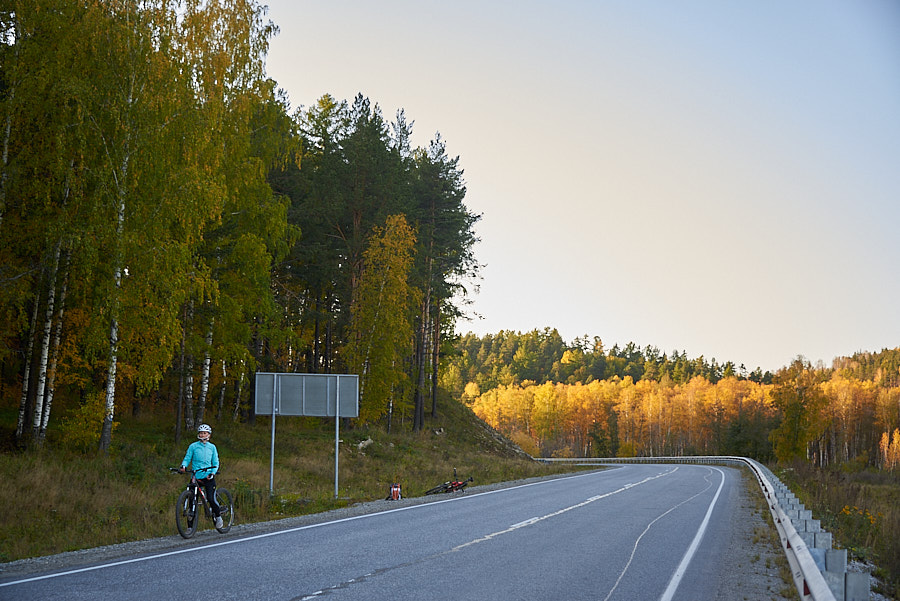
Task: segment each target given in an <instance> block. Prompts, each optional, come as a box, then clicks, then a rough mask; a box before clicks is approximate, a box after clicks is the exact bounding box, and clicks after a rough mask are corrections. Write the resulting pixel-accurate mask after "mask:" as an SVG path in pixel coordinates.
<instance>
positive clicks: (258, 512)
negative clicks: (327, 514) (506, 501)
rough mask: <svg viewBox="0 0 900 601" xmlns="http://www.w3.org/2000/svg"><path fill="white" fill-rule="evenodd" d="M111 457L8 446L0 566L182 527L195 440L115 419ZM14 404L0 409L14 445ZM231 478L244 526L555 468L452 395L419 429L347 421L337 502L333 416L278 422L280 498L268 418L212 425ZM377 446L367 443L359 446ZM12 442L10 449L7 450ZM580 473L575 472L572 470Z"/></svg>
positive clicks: (155, 425)
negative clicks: (523, 452) (506, 440)
mask: <svg viewBox="0 0 900 601" xmlns="http://www.w3.org/2000/svg"><path fill="white" fill-rule="evenodd" d="M117 419H119V420H120V421H121V426H120V427H119V429H118V430H117V432H116V435H115V437H114V440H113V448H112V449H111V452H110V454H109V456H103V455H97V454H95V453H89V454H81V453H74V452H71V451H67V450H65V449H62V448H60V445H59V444H58V442H57V441H55V440H54V436H53V434H54V433H53V431H52V430H51V431H50V433H49V438H48V444H47V445H46V448H45V449H43V450H41V451H37V450H33V449H32V450H27V451H24V452H20V451H13V450H7V451H5V452H3V453H0V482H3V486H2V487H0V506H2V507H4V508H5V510H4V511H3V512H0V561H12V560H16V559H21V558H25V557H35V556H41V555H48V554H52V553H58V552H62V551H70V550H76V549H83V548H89V547H95V546H99V545H107V544H114V543H118V542H124V541H130V540H139V539H144V538H150V537H157V536H171V535H173V534H174V533H175V525H174V517H173V511H174V503H175V499H176V497H177V495H178V492H179V490H181V489H182V488H183V487H184V485H185V477H184V476H177V475H176V476H173V475H172V474H170V473H169V471H168V469H167V468H168V467H169V466H177V465H180V463H181V459H182V457H183V456H184V451H185V449H186V448H187V445H188V444H189V443H190V442H191V440H190V439H186V440H184V441H182V442H181V443H179V444H176V443H175V442H174V441H173V440H172V435H171V432H172V426H171V418H170V417H169V416H166V415H157V416H154V415H149V414H145V415H144V416H142V417H141V418H130V417H127V416H123V417H119V418H117ZM13 420H14V416H13V415H12V412H11V411H8V410H7V411H0V426H2V428H3V430H2V435H3V437H4V438H5V439H6V441H10V440H11V438H12V436H11V435H12V429H11V424H12V425H13V426H14V421H13ZM211 424H212V426H213V429H214V437H213V441H214V442H215V443H216V446H217V447H218V449H219V454H220V460H221V463H222V473H221V476H220V477H219V478H218V481H219V486H224V487H227V488H229V489H231V491H232V493H233V494H234V499H235V513H236V516H237V520H238V521H239V522H255V521H265V520H271V519H277V518H279V517H286V516H294V515H301V514H306V513H314V512H318V511H323V510H327V509H332V508H335V507H339V506H344V505H347V504H350V503H353V502H357V501H368V500H374V499H380V498H384V497H385V496H386V495H387V491H388V488H389V486H390V484H391V483H393V482H400V483H401V484H402V485H403V493H404V495H405V496H419V495H421V494H423V492H424V491H425V490H427V489H428V488H431V487H432V486H434V485H436V484H439V483H440V482H443V481H444V480H447V479H449V478H450V477H451V476H452V475H453V468H454V467H455V468H457V470H458V472H459V475H460V476H463V477H467V476H470V475H471V476H473V477H474V478H475V482H476V483H477V484H487V483H491V482H499V481H504V480H510V479H516V478H523V477H530V476H536V475H544V474H549V473H558V472H561V471H565V470H566V469H567V468H564V467H553V466H547V465H544V464H536V463H534V462H530V461H527V460H523V459H522V458H521V457H518V456H516V455H515V454H514V453H512V452H511V451H510V449H509V447H507V446H505V445H503V444H501V443H500V442H499V441H498V440H496V439H495V438H494V437H493V436H492V435H491V433H490V432H489V431H487V430H485V429H483V428H482V427H481V426H479V425H478V424H479V422H477V420H476V419H475V418H474V416H473V415H472V414H471V412H470V411H469V410H468V409H467V408H465V407H464V406H463V405H461V404H459V403H454V402H451V401H445V402H444V404H443V413H442V415H441V416H440V417H438V418H436V419H434V420H430V421H429V423H428V424H427V425H428V427H427V428H426V429H425V430H424V431H422V432H420V433H411V432H401V433H396V432H395V433H390V434H388V433H387V432H385V431H384V430H383V429H378V428H357V429H348V428H342V430H341V439H342V443H341V444H340V458H339V465H340V488H339V498H338V499H335V498H334V422H330V423H329V422H326V421H324V420H313V419H305V418H280V419H279V420H278V421H277V422H276V437H275V473H274V484H275V491H274V492H275V494H274V495H271V496H270V494H269V477H270V449H271V422H270V421H269V419H268V418H258V419H257V423H256V424H255V425H252V426H251V425H248V424H232V423H230V422H224V423H220V424H217V423H216V422H214V421H213V422H211ZM368 439H371V440H372V441H373V442H372V443H371V444H369V445H368V446H366V447H365V448H364V449H363V450H360V448H359V443H360V442H362V441H366V440H368ZM9 446H10V445H9V444H7V447H9ZM568 469H571V468H568Z"/></svg>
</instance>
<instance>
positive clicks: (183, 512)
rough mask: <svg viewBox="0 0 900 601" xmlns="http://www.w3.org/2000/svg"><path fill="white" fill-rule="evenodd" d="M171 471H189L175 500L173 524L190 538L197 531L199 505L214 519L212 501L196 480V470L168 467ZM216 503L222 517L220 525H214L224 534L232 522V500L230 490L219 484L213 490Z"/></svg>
mask: <svg viewBox="0 0 900 601" xmlns="http://www.w3.org/2000/svg"><path fill="white" fill-rule="evenodd" d="M169 469H170V471H172V472H177V473H190V475H191V479H190V481H189V482H188V485H187V488H186V489H185V490H184V491H182V493H181V494H180V495H179V496H178V500H177V501H176V502H175V526H176V527H177V528H178V533H179V534H180V535H181V536H182V537H183V538H190V537H192V536H193V535H194V533H195V532H196V531H197V526H198V522H197V520H198V519H200V515H201V513H200V506H201V505H202V506H203V514H205V515H206V517H207V518H209V519H211V520H212V519H214V516H213V511H212V503H211V502H210V499H209V498H208V497H207V494H206V489H205V488H204V487H203V485H202V483H201V482H200V481H199V480H197V475H196V470H185V471H183V472H182V471H181V470H180V469H178V468H169ZM215 495H216V503H217V504H218V505H219V511H220V516H219V517H221V518H222V522H221V526H216V530H218V531H219V532H220V533H221V534H225V533H226V532H228V531H229V530H230V529H231V525H232V524H233V523H234V500H233V497H232V495H231V492H230V491H229V490H228V489H226V488H222V487H220V486H217V487H216V491H215Z"/></svg>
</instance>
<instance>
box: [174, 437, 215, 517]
mask: <svg viewBox="0 0 900 601" xmlns="http://www.w3.org/2000/svg"><path fill="white" fill-rule="evenodd" d="M210 436H212V428H210V427H209V426H207V425H206V424H200V427H199V428H197V438H198V439H199V440H198V441H197V442H194V443H191V445H190V446H189V447H188V449H187V453H185V454H184V460H182V462H181V470H180V471H181V473H184V471H185V468H187V466H188V465H190V466H191V469H192V470H194V476H195V477H196V478H197V482H198V483H199V484H200V486H202V487H203V490H205V491H206V499H207V501H209V507H210V509H212V512H213V515H214V516H215V517H216V528H221V527H222V516H221V513H222V512H221V510H220V509H219V504H218V503H216V472H217V471H218V470H219V451H218V450H216V445H214V444H213V443H211V442H210V441H209V438H210Z"/></svg>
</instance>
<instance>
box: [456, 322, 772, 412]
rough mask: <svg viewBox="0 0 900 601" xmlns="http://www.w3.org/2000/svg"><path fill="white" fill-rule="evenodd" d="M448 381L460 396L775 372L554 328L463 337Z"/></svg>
mask: <svg viewBox="0 0 900 601" xmlns="http://www.w3.org/2000/svg"><path fill="white" fill-rule="evenodd" d="M445 363H446V370H445V372H444V374H443V376H442V378H443V379H444V380H443V381H444V383H445V384H446V386H447V387H448V389H450V390H451V391H454V392H455V395H456V396H459V395H460V394H461V393H462V392H463V391H462V387H463V386H465V385H466V384H470V383H474V384H476V385H477V386H478V388H479V389H480V390H490V389H492V388H496V387H497V386H501V385H504V386H509V385H512V384H521V383H523V382H529V381H530V382H535V383H538V384H541V383H544V382H560V383H567V384H574V383H576V382H580V383H582V384H588V383H589V382H591V381H593V380H606V379H609V378H613V377H618V378H620V379H621V378H625V377H626V376H628V377H630V378H631V379H632V381H635V382H637V381H640V380H643V379H650V380H659V381H670V382H674V383H676V384H684V383H686V382H688V381H690V380H691V379H692V378H694V377H695V376H702V377H704V378H706V379H707V380H709V381H710V382H713V383H715V382H718V381H719V380H721V379H722V378H729V377H736V378H738V379H742V380H743V379H747V380H751V381H754V382H758V383H771V381H772V374H771V373H770V372H768V371H767V372H763V371H762V369H760V368H758V367H757V368H756V369H755V370H753V371H752V372H748V371H747V368H746V367H744V365H743V364H741V365H735V364H734V362H732V361H727V362H725V363H719V362H718V361H716V359H715V358H713V359H711V360H707V359H705V358H704V357H703V356H700V357H695V358H690V357H688V355H687V353H686V352H685V351H677V350H675V351H672V353H671V354H668V353H664V352H661V351H660V350H659V348H657V347H655V346H650V345H647V346H645V347H643V348H641V347H639V346H638V345H637V344H635V343H634V342H629V343H627V344H626V345H624V346H621V347H620V346H619V345H618V344H616V345H613V346H612V347H611V348H609V349H607V348H605V346H604V344H603V341H602V340H601V339H600V337H598V336H594V337H593V338H589V337H588V336H587V335H584V336H582V337H579V338H576V339H575V340H573V341H572V342H571V343H567V342H565V341H564V340H563V339H562V336H560V334H559V332H558V331H557V330H556V329H555V328H544V329H543V330H537V329H535V330H531V331H529V332H524V333H522V332H513V331H508V330H503V331H500V332H498V333H497V334H486V335H485V336H477V335H475V334H472V333H471V332H470V333H468V334H465V335H463V336H460V337H459V338H458V339H457V340H456V341H455V342H454V347H453V351H452V352H449V353H448V357H447V359H446V361H445Z"/></svg>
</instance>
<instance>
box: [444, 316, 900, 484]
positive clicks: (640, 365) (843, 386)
mask: <svg viewBox="0 0 900 601" xmlns="http://www.w3.org/2000/svg"><path fill="white" fill-rule="evenodd" d="M441 382H442V384H443V385H444V386H445V387H446V388H447V389H448V390H450V391H451V392H452V394H453V395H454V396H456V397H457V398H460V399H462V400H463V401H464V402H465V403H466V404H468V405H469V406H470V407H471V408H472V409H473V411H474V412H475V413H476V415H478V416H479V417H481V418H482V419H483V420H485V421H486V422H487V423H488V424H490V425H491V426H492V427H494V428H496V429H497V430H499V431H500V432H502V433H503V434H505V435H507V436H509V437H510V438H511V439H512V440H514V441H515V442H516V443H518V444H519V446H521V447H522V448H523V449H525V450H527V451H529V452H530V453H531V454H532V455H535V456H556V457H591V456H594V457H609V456H613V457H615V456H619V457H629V456H646V457H654V456H665V455H741V456H747V457H754V458H756V459H758V460H760V461H772V460H778V461H781V462H789V461H793V460H798V459H799V460H804V461H809V462H810V463H812V464H813V465H817V466H822V467H825V466H832V465H838V464H856V465H857V466H859V467H866V466H874V467H877V468H883V469H887V470H891V471H893V470H894V469H896V468H898V467H900V430H898V428H900V349H893V350H888V349H885V350H883V351H881V352H879V353H857V354H855V355H853V356H850V357H841V358H836V359H835V360H834V361H833V365H832V366H831V367H829V368H826V367H825V366H824V365H816V366H813V365H811V364H810V363H809V362H808V361H807V360H806V359H804V358H803V357H798V358H797V359H795V360H794V361H793V362H792V363H791V364H790V365H788V366H785V367H784V368H782V369H780V370H778V372H777V373H775V374H771V373H769V372H766V373H762V372H761V370H759V369H756V370H754V371H753V372H751V373H747V370H746V369H745V368H744V367H743V366H739V367H738V368H735V367H734V365H733V364H732V363H731V362H727V363H725V364H724V365H720V364H718V363H717V362H716V361H715V360H711V361H709V362H707V361H706V360H704V359H703V358H702V357H699V358H696V359H689V358H688V357H686V356H685V353H684V352H677V351H676V352H673V353H672V354H671V357H670V356H669V355H667V354H664V353H660V352H659V350H658V349H657V348H655V347H650V346H648V347H644V348H643V349H640V348H638V347H637V346H636V345H634V344H633V343H629V344H627V345H626V346H625V347H624V348H619V347H618V346H613V347H612V348H611V349H609V350H608V351H606V350H605V349H604V347H603V343H602V341H601V340H600V339H599V338H594V339H593V340H592V341H590V343H589V342H588V339H587V337H584V338H580V339H576V340H575V341H574V342H573V343H572V344H567V343H565V342H564V341H563V340H562V338H561V337H560V336H559V333H558V332H557V331H556V330H553V329H549V328H547V329H544V330H542V331H540V330H533V331H531V332H526V333H524V334H523V333H519V332H500V333H499V334H497V335H487V336H484V337H483V338H479V337H478V336H475V335H473V334H469V335H466V336H463V337H461V338H459V340H458V342H457V344H456V347H455V349H454V352H453V354H452V355H450V356H448V358H447V359H446V361H445V369H444V370H443V372H442V373H441Z"/></svg>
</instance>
